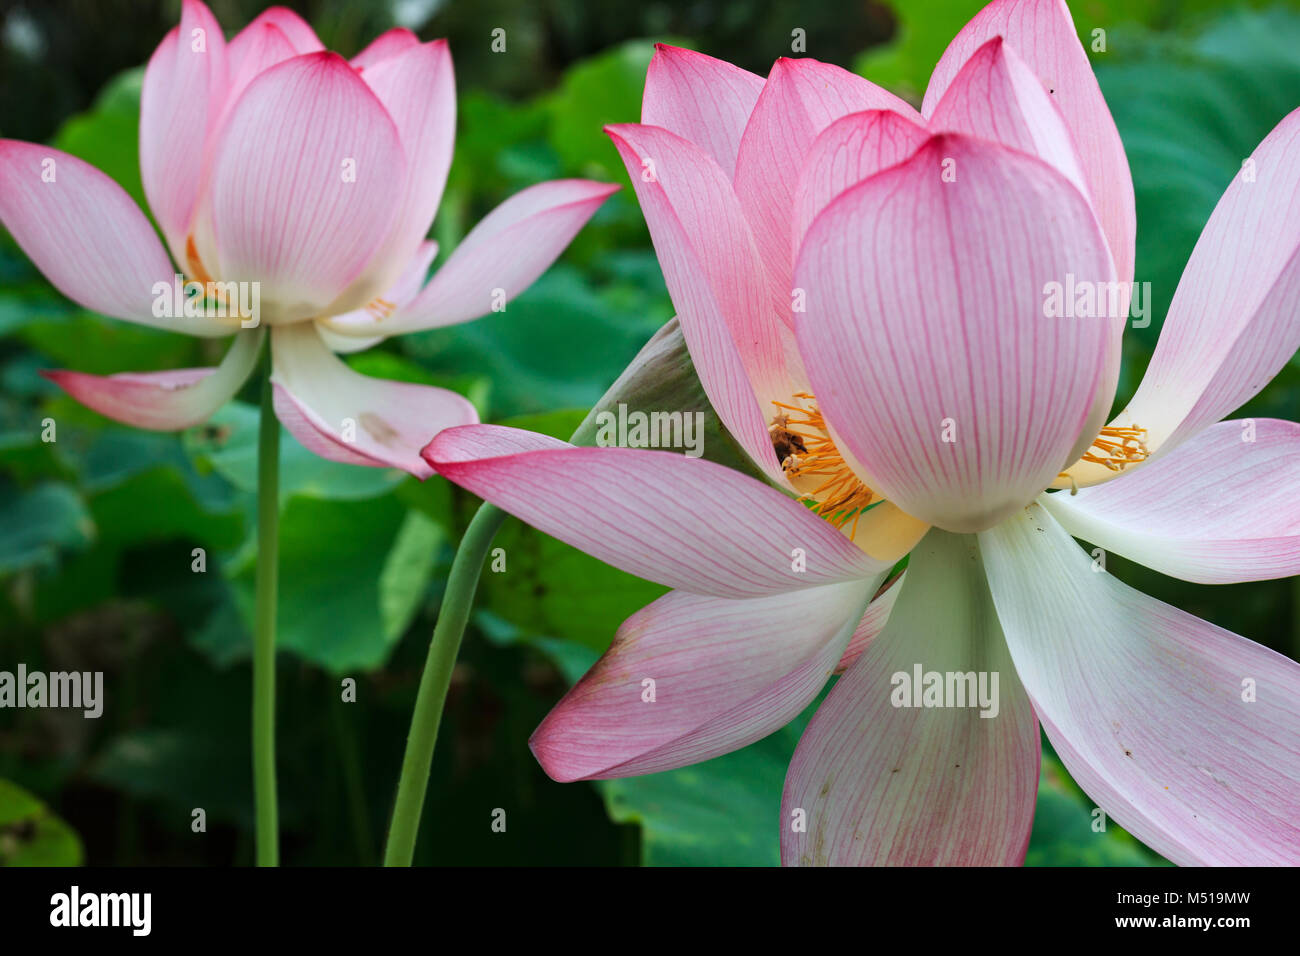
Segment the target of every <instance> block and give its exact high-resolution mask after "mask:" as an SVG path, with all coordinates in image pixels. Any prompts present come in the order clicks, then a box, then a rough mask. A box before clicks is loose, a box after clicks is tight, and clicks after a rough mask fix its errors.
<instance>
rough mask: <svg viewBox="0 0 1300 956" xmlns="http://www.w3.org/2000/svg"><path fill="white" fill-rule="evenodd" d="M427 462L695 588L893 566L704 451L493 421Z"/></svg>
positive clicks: (652, 572)
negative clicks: (687, 452) (567, 436)
mask: <svg viewBox="0 0 1300 956" xmlns="http://www.w3.org/2000/svg"><path fill="white" fill-rule="evenodd" d="M424 457H425V459H426V460H427V461H428V462H429V464H430V465H432V466H433V468H434V470H435V471H437V472H438V473H439V474H441V475H443V476H445V477H446V478H448V479H450V480H451V481H454V482H455V483H456V484H458V485H460V486H461V487H462V488H465V489H467V490H468V491H471V492H473V493H474V494H476V495H478V496H479V497H480V498H483V499H485V500H487V501H490V502H492V503H493V504H494V505H497V506H498V507H500V508H502V509H503V510H505V511H508V512H510V513H511V514H513V515H515V516H516V517H518V518H520V519H521V520H523V521H525V522H527V523H528V524H530V525H532V526H533V527H535V528H537V529H538V530H540V531H543V532H545V533H546V534H549V535H551V536H553V537H556V538H559V539H560V540H561V541H563V542H565V543H566V544H570V545H573V546H574V547H575V548H578V549H579V550H582V551H585V552H587V553H588V554H590V555H592V556H593V557H595V558H599V559H600V560H601V561H604V562H605V563H606V564H612V565H613V566H614V567H616V568H620V569H621V570H623V571H627V572H629V573H630V574H635V575H637V576H638V577H642V578H646V579H648V580H651V581H655V582H657V583H659V584H663V585H666V586H667V587H670V588H682V589H683V590H688V591H691V592H693V593H696V594H708V595H713V596H715V597H726V598H747V597H759V596H762V595H765V594H772V593H777V592H787V591H793V590H797V589H799V588H805V587H815V586H817V585H822V584H833V583H836V582H841V581H850V580H855V579H858V578H866V577H873V576H875V575H879V574H881V573H883V572H884V571H887V570H889V568H890V567H892V565H893V562H891V561H878V560H875V559H873V558H871V557H869V556H868V555H867V554H866V553H864V552H863V551H862V550H861V549H859V548H857V547H854V545H853V544H852V542H850V541H849V539H848V538H847V537H846V536H844V535H843V534H841V533H840V532H838V531H836V530H835V529H834V528H832V527H831V526H830V525H829V524H828V523H826V522H825V521H823V520H821V519H820V518H817V517H815V516H814V515H813V513H812V512H811V511H809V510H808V509H807V508H806V507H804V506H803V505H801V504H799V503H798V502H796V501H794V500H793V499H791V498H789V497H787V496H786V495H784V494H782V493H781V492H779V491H777V490H776V489H775V488H772V487H770V486H768V485H765V484H763V483H762V482H760V481H758V480H756V479H754V478H749V477H747V476H745V475H742V474H740V473H739V472H736V471H732V470H731V469H729V468H725V467H723V466H722V465H717V464H714V463H713V462H711V461H708V460H706V459H703V458H699V459H694V458H687V457H686V456H684V455H678V454H674V453H672V452H667V451H652V450H649V449H636V448H577V447H574V446H572V445H570V444H568V443H567V442H562V441H559V440H558V439H551V438H545V437H543V436H538V435H534V434H533V433H532V432H527V431H522V430H520V429H516V428H502V427H499V426H495V425H482V426H478V427H475V428H457V429H453V430H451V431H447V432H443V433H442V434H440V435H439V436H438V437H437V438H435V439H434V440H433V442H432V443H430V445H429V447H428V448H426V449H425V450H424ZM801 568H802V570H800V569H801ZM846 640H847V638H846ZM834 663H835V662H834V660H832V661H831V662H830V665H828V666H833V665H834Z"/></svg>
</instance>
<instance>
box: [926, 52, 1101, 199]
mask: <svg viewBox="0 0 1300 956" xmlns="http://www.w3.org/2000/svg"><path fill="white" fill-rule="evenodd" d="M930 128H931V129H932V130H934V131H935V132H936V133H940V132H954V133H966V134H968V135H970V136H979V137H982V138H983V139H991V140H993V141H994V142H998V143H1002V144H1004V145H1006V146H1011V147H1013V148H1015V149H1018V150H1020V151H1021V152H1023V153H1029V154H1030V155H1031V156H1037V157H1038V158H1039V159H1041V160H1043V161H1044V162H1047V163H1051V164H1052V165H1053V166H1055V167H1056V168H1057V169H1058V170H1060V171H1061V174H1062V175H1063V176H1065V178H1066V179H1068V180H1069V181H1070V182H1072V183H1073V184H1074V185H1075V186H1076V187H1078V190H1079V192H1081V193H1083V195H1085V196H1087V195H1088V183H1087V180H1086V179H1085V177H1084V175H1083V169H1082V168H1081V166H1080V162H1079V156H1078V153H1077V152H1075V149H1074V138H1073V137H1072V136H1071V135H1070V130H1069V127H1068V126H1066V123H1065V118H1064V117H1062V116H1061V111H1060V109H1059V108H1058V107H1057V105H1056V103H1055V102H1054V101H1053V99H1052V97H1051V95H1050V94H1049V93H1048V92H1047V90H1046V89H1044V88H1043V84H1042V83H1041V82H1040V81H1039V79H1038V77H1037V76H1035V75H1034V71H1033V70H1031V69H1030V68H1029V65H1028V64H1026V63H1025V61H1024V60H1022V59H1021V58H1020V56H1019V54H1017V53H1016V51H1015V50H1014V49H1012V48H1011V47H1010V46H1008V45H1007V43H1006V41H1005V40H1004V39H1003V38H1002V37H1000V36H999V37H994V38H993V39H991V40H989V41H988V42H987V43H985V44H984V45H983V46H982V47H980V48H979V49H978V50H976V51H975V52H974V53H973V54H972V55H971V58H970V59H969V60H967V61H966V62H965V63H964V64H963V65H962V68H961V71H960V72H959V73H958V74H957V76H956V77H955V78H954V79H953V81H952V85H951V86H949V87H948V89H947V91H945V92H944V94H943V99H941V100H940V101H939V103H938V104H937V105H936V106H935V108H934V113H933V114H932V115H931V116H930Z"/></svg>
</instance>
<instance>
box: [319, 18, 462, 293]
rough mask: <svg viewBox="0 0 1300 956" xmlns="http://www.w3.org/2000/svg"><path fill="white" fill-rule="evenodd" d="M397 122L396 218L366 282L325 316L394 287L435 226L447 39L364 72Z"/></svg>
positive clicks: (448, 68) (447, 111) (445, 138)
mask: <svg viewBox="0 0 1300 956" xmlns="http://www.w3.org/2000/svg"><path fill="white" fill-rule="evenodd" d="M362 76H363V78H364V79H365V81H366V83H368V84H369V86H370V88H371V90H373V91H374V93H375V95H376V96H378V97H379V100H380V102H382V103H383V104H384V107H385V108H386V109H387V110H388V113H389V115H390V116H392V118H393V122H394V123H396V124H397V133H398V135H399V136H400V137H401V140H402V147H403V149H404V150H405V153H406V181H405V183H404V184H402V187H401V189H402V200H401V202H400V204H399V205H398V210H397V218H396V221H395V222H394V223H393V226H392V230H391V231H390V233H389V235H388V238H387V240H386V241H385V244H384V245H383V247H382V248H381V249H380V251H379V252H378V253H376V254H375V256H374V259H373V263H374V265H373V267H372V268H370V269H368V270H367V272H366V275H365V276H364V278H363V279H362V280H361V281H360V282H358V283H357V284H355V285H354V286H353V287H352V288H350V289H348V290H347V291H345V292H344V293H343V296H342V301H341V302H336V303H334V304H333V305H332V306H331V307H330V308H329V310H328V311H329V312H331V313H333V312H336V311H338V310H339V309H340V306H343V307H344V308H345V309H351V308H356V307H357V306H359V305H362V304H364V303H366V302H368V301H370V299H372V298H374V297H375V296H376V295H379V294H380V293H381V292H383V291H384V290H385V289H387V288H388V287H389V286H391V285H392V283H393V282H395V281H396V280H397V277H398V276H399V275H400V274H401V270H402V268H403V266H404V265H405V264H406V263H407V262H409V261H410V259H411V255H412V252H413V251H414V250H416V249H418V248H419V246H420V243H421V242H422V241H423V240H424V237H425V236H426V235H427V234H428V232H429V227H430V226H431V225H433V216H434V213H436V212H437V211H438V203H439V201H440V200H441V199H442V190H443V187H444V186H445V185H446V183H447V171H448V170H449V169H450V168H451V152H452V146H453V145H454V143H455V138H456V78H455V76H454V75H453V73H452V65H451V54H449V53H448V52H447V41H446V40H437V41H435V42H433V43H426V44H423V45H420V46H417V47H413V48H411V49H408V50H406V51H405V52H402V53H398V54H396V55H394V56H391V57H388V58H387V59H385V60H383V61H381V62H379V63H376V64H374V65H372V66H371V67H370V68H368V69H367V70H366V71H365V72H364V73H363V74H362Z"/></svg>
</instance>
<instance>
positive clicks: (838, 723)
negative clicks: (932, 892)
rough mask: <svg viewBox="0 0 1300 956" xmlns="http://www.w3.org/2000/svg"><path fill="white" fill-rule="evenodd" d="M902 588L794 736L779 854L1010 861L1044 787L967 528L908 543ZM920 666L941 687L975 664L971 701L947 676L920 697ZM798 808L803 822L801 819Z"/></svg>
mask: <svg viewBox="0 0 1300 956" xmlns="http://www.w3.org/2000/svg"><path fill="white" fill-rule="evenodd" d="M895 589H896V590H897V588H895ZM901 590H902V593H901V594H900V596H899V598H898V603H897V604H896V605H895V607H894V610H893V613H892V614H891V615H890V616H889V623H888V624H886V625H885V629H884V631H883V632H882V633H881V635H880V636H879V637H877V638H876V639H875V640H874V641H872V642H871V644H870V645H868V647H867V649H866V650H865V651H864V652H863V654H862V656H861V657H860V658H859V659H858V661H857V663H855V664H854V665H853V667H852V668H851V669H850V670H849V672H848V673H847V674H845V675H844V676H843V677H841V678H840V680H839V683H837V684H836V685H835V687H834V688H833V689H832V690H831V692H830V694H829V696H827V698H826V700H825V702H823V704H822V705H821V707H820V708H818V710H817V713H816V714H815V715H814V716H813V719H812V721H811V722H810V723H809V724H808V728H807V729H806V730H805V731H804V734H803V738H802V739H801V740H800V741H799V746H798V748H797V749H796V750H795V753H794V759H793V760H792V761H791V762H790V769H789V771H788V772H787V774H786V780H785V794H784V797H783V798H782V801H781V859H782V861H783V862H784V863H786V864H787V865H804V866H807V865H816V866H826V865H830V866H998V865H1001V866H1014V865H1018V864H1019V863H1021V862H1022V861H1023V860H1024V856H1025V849H1026V848H1027V847H1028V845H1029V831H1030V828H1031V826H1032V824H1033V819H1034V800H1035V796H1036V794H1037V791H1038V761H1039V738H1038V723H1037V721H1036V720H1035V719H1034V712H1033V709H1032V708H1031V706H1030V703H1029V698H1028V697H1027V696H1026V695H1025V689H1024V688H1023V687H1022V686H1021V685H1020V681H1019V680H1018V679H1017V678H1016V672H1015V668H1013V667H1012V665H1011V658H1010V656H1009V655H1008V653H1007V647H1006V642H1005V641H1004V640H1003V637H1002V631H1001V629H1000V628H999V627H998V621H997V615H996V614H994V612H993V603H992V601H991V600H990V598H989V592H988V585H987V584H986V583H985V581H984V573H983V569H982V568H981V566H980V562H979V551H978V549H977V547H976V545H975V541H974V539H973V538H969V537H955V536H952V535H948V534H946V533H944V532H941V531H939V532H932V533H931V534H930V535H929V536H928V537H927V538H926V539H925V540H924V541H923V542H922V543H921V544H920V545H919V546H918V547H917V550H916V551H914V552H913V555H912V560H911V562H910V563H909V565H908V571H907V580H906V581H905V582H903V584H902V586H901ZM918 668H919V669H920V672H921V674H922V675H924V674H928V673H930V672H938V673H939V674H941V675H944V676H943V680H944V681H945V685H946V682H947V680H948V675H949V674H959V675H965V674H970V675H972V676H973V677H974V678H975V681H976V682H977V683H976V684H975V685H974V686H971V688H970V692H971V693H972V696H974V697H975V698H976V700H975V701H971V699H970V697H968V696H966V695H967V693H968V691H967V690H966V686H967V685H965V684H958V683H957V680H956V679H954V681H953V684H952V690H953V691H954V692H956V691H958V690H960V692H961V694H962V696H961V698H957V697H955V696H954V698H953V699H951V700H946V699H944V698H938V699H937V700H936V701H935V702H937V703H939V704H946V705H947V706H930V707H926V706H920V705H921V704H923V703H924V702H925V699H926V698H925V697H924V695H922V697H921V699H920V700H917V699H916V698H915V697H914V696H912V694H911V693H910V689H911V688H912V687H913V686H914V684H915V683H920V682H919V681H918V680H917V678H916V671H917V669H918ZM994 674H997V675H998V677H997V681H998V683H997V686H996V687H994V686H993V683H992V681H993V675H994ZM981 677H983V679H984V681H985V683H984V686H983V688H982V690H983V692H984V693H985V696H984V697H983V699H982V700H981V699H979V691H980V688H979V684H978V682H979V680H980V679H981ZM904 688H906V689H908V690H909V693H908V696H907V698H906V699H904V698H903V697H902V696H901V695H902V691H903V690H904ZM953 704H957V706H953ZM905 705H906V706H905ZM981 705H983V706H981ZM800 811H802V815H803V816H804V819H803V821H802V822H803V824H804V826H803V828H799V827H797V826H796V823H797V822H799V812H800Z"/></svg>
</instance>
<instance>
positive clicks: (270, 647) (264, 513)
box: [253, 357, 280, 866]
mask: <svg viewBox="0 0 1300 956" xmlns="http://www.w3.org/2000/svg"><path fill="white" fill-rule="evenodd" d="M270 372H271V369H270V360H269V357H268V361H267V368H266V374H265V377H264V378H263V380H262V412H261V421H260V424H259V430H258V438H257V594H256V598H255V604H254V611H253V803H254V807H255V810H256V819H257V828H256V840H257V865H258V866H279V865H280V823H279V817H280V811H279V806H278V799H277V797H276V785H275V612H276V589H277V578H278V571H279V563H280V534H279V532H280V421H279V419H277V418H276V417H275V409H274V408H273V407H272V403H271V375H270Z"/></svg>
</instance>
